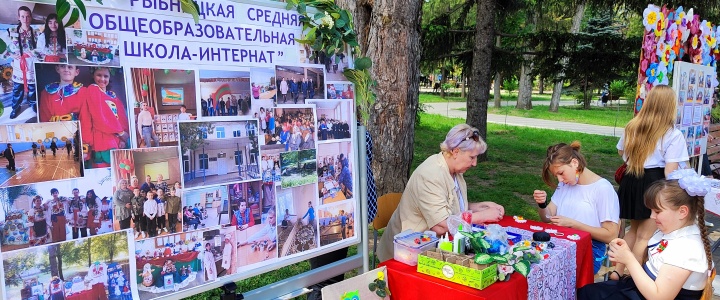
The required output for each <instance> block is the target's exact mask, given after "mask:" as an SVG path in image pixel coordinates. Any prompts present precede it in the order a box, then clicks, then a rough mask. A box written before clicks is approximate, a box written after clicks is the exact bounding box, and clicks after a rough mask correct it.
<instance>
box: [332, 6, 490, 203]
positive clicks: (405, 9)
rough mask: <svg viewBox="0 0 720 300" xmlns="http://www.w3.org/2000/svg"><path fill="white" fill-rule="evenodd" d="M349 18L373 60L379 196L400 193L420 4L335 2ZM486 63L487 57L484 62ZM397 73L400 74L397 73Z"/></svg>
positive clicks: (407, 159) (414, 100)
mask: <svg viewBox="0 0 720 300" xmlns="http://www.w3.org/2000/svg"><path fill="white" fill-rule="evenodd" d="M336 3H337V4H338V5H339V6H340V7H343V8H346V9H348V10H350V12H351V13H353V20H354V21H355V28H356V30H357V31H358V41H359V43H360V47H361V50H362V52H363V53H365V54H366V55H367V56H368V57H370V59H372V62H373V67H372V70H371V72H372V74H373V79H375V80H377V83H378V84H377V86H376V87H375V93H376V95H377V99H378V101H377V102H375V105H374V107H373V108H372V110H371V113H370V121H369V122H368V131H369V132H370V135H371V136H372V138H373V142H374V143H375V147H374V148H373V150H374V152H373V158H374V159H373V165H372V169H373V173H375V180H376V189H377V193H378V195H384V194H386V193H393V192H402V191H403V190H404V189H405V184H406V183H407V180H408V178H409V177H410V164H411V163H412V159H413V142H414V139H415V113H416V111H417V107H418V92H419V87H418V82H419V78H420V52H421V49H420V17H421V12H422V5H423V3H424V1H412V0H337V1H336ZM488 59H489V57H488ZM399 70H400V71H399Z"/></svg>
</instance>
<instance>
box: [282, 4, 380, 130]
mask: <svg viewBox="0 0 720 300" xmlns="http://www.w3.org/2000/svg"><path fill="white" fill-rule="evenodd" d="M308 6H309V7H313V8H315V9H317V10H318V12H317V13H315V14H312V15H311V14H309V13H308V11H307V8H308ZM286 9H287V10H292V9H295V10H296V11H297V12H298V13H299V14H300V23H302V30H303V34H304V36H303V38H301V39H295V40H296V41H297V42H298V43H301V44H305V45H308V46H310V48H312V49H313V54H312V56H311V59H314V58H316V57H317V55H318V53H321V52H322V53H324V54H325V57H332V55H333V54H340V53H342V52H343V51H344V49H346V48H347V47H348V46H349V47H350V49H351V51H352V53H353V54H355V55H359V54H360V45H359V44H358V41H357V34H356V33H355V29H354V26H353V19H352V15H351V14H350V13H349V12H348V11H347V10H344V9H341V8H340V7H339V6H337V4H335V1H334V0H287V7H286ZM335 60H336V61H339V60H340V58H339V57H338V56H335ZM371 67H372V61H371V60H370V58H369V57H358V58H357V59H355V68H353V69H351V68H345V70H344V71H343V75H345V78H347V80H348V81H350V82H352V83H353V84H354V85H355V103H356V105H357V108H358V111H359V112H360V117H361V119H362V122H363V124H365V125H367V120H368V119H369V117H370V107H371V106H372V105H373V104H374V103H375V93H374V92H373V91H372V87H374V86H375V85H376V84H377V83H376V82H375V81H374V80H372V77H371V76H370V68H371Z"/></svg>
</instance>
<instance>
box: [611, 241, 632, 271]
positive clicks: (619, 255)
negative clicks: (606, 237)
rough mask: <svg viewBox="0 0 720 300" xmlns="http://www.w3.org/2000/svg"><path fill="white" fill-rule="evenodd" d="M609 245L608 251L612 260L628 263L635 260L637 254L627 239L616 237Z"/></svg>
mask: <svg viewBox="0 0 720 300" xmlns="http://www.w3.org/2000/svg"><path fill="white" fill-rule="evenodd" d="M608 245H609V246H610V251H608V256H609V257H610V261H612V262H616V263H621V264H624V265H627V264H628V263H629V262H630V261H632V260H635V256H634V255H633V254H632V251H630V247H628V245H627V242H626V241H625V240H623V239H614V240H612V241H610V244H608Z"/></svg>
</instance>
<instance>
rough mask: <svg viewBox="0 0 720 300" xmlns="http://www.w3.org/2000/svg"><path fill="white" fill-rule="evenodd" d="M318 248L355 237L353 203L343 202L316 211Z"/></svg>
mask: <svg viewBox="0 0 720 300" xmlns="http://www.w3.org/2000/svg"><path fill="white" fill-rule="evenodd" d="M318 222H319V223H320V246H325V245H328V244H332V243H335V242H337V241H342V240H344V239H346V238H350V237H353V236H355V230H354V225H355V203H354V202H353V201H343V202H340V203H333V204H330V205H325V206H321V207H320V208H319V209H318Z"/></svg>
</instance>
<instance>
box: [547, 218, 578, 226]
mask: <svg viewBox="0 0 720 300" xmlns="http://www.w3.org/2000/svg"><path fill="white" fill-rule="evenodd" d="M576 222H577V221H575V220H573V219H570V218H566V217H563V216H552V217H550V223H552V224H554V225H558V226H562V227H568V228H573V227H574V226H575V224H576Z"/></svg>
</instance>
